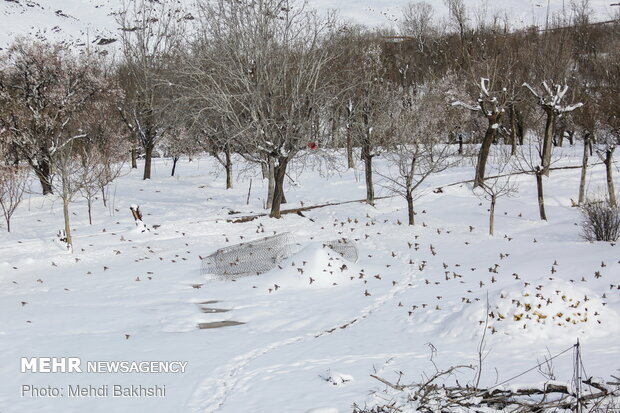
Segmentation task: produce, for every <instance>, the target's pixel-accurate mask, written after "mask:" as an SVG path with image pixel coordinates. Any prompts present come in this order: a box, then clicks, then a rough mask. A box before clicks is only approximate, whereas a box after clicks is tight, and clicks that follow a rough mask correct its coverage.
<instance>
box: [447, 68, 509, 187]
mask: <svg viewBox="0 0 620 413" xmlns="http://www.w3.org/2000/svg"><path fill="white" fill-rule="evenodd" d="M494 86H495V85H494V84H493V83H492V81H491V79H488V78H481V79H480V84H479V92H480V94H479V96H478V99H477V102H476V103H474V104H472V103H465V102H462V101H455V102H453V103H452V105H453V106H460V107H463V108H465V109H468V110H471V111H473V112H477V113H479V114H481V115H482V116H483V117H484V118H486V120H487V128H486V132H485V134H484V138H483V139H482V144H481V145H480V151H479V152H478V161H477V163H476V174H475V178H474V188H476V187H478V186H481V185H482V184H483V183H484V177H485V168H486V164H487V159H488V157H489V152H490V150H491V145H492V144H493V142H494V141H495V139H496V136H497V132H498V129H499V127H500V122H501V120H502V117H503V116H504V114H505V113H506V109H507V108H508V107H509V106H510V105H511V104H512V102H511V100H510V99H509V98H510V96H509V94H508V93H507V89H506V88H501V89H499V90H496V88H494Z"/></svg>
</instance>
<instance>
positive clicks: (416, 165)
mask: <svg viewBox="0 0 620 413" xmlns="http://www.w3.org/2000/svg"><path fill="white" fill-rule="evenodd" d="M443 92H444V91H443V90H439V89H438V88H436V85H427V87H425V88H420V90H418V91H417V93H416V95H413V96H412V95H409V96H402V95H401V94H395V95H394V100H393V102H392V105H391V106H390V107H386V108H385V109H386V110H388V111H389V112H390V113H391V114H392V127H391V136H392V137H393V141H392V144H391V145H390V146H389V149H388V151H387V153H386V154H385V157H386V159H387V160H388V163H389V165H390V168H388V171H387V172H386V173H384V172H380V173H379V174H380V175H381V176H382V177H383V178H384V179H385V181H386V184H385V185H386V186H387V187H388V189H389V190H390V191H392V192H394V193H396V194H399V195H401V196H402V197H403V198H405V200H406V201H407V216H408V222H409V225H414V224H415V211H414V201H415V199H417V198H418V197H419V196H420V195H421V194H420V189H421V186H422V184H423V183H424V182H425V181H426V179H427V178H429V177H430V176H431V175H432V174H435V173H438V172H441V171H443V170H445V169H447V168H448V167H449V166H450V165H451V164H452V163H453V161H454V160H453V158H452V157H453V155H455V150H454V149H453V147H452V146H451V145H449V144H447V143H446V142H445V140H444V139H442V132H443V131H444V129H443V128H444V127H445V123H444V121H443V120H442V117H441V116H438V115H437V114H438V113H443V112H444V111H446V110H447V111H448V112H449V111H450V106H449V104H448V103H447V102H446V100H445V96H444V94H443ZM446 108H448V109H446Z"/></svg>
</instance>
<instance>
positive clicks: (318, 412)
mask: <svg viewBox="0 0 620 413" xmlns="http://www.w3.org/2000/svg"><path fill="white" fill-rule="evenodd" d="M338 412H339V410H338V409H334V408H333V407H320V408H318V409H310V410H308V411H306V413H338Z"/></svg>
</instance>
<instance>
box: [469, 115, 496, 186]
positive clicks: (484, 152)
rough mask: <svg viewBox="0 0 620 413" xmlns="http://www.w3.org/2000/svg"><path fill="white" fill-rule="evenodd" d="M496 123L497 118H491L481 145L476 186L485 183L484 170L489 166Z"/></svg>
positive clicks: (475, 179) (475, 180)
mask: <svg viewBox="0 0 620 413" xmlns="http://www.w3.org/2000/svg"><path fill="white" fill-rule="evenodd" d="M493 125H495V120H489V127H488V128H487V131H486V133H485V134H484V139H482V145H481V146H480V152H479V153H478V164H477V165H476V177H475V178H474V188H476V187H479V186H481V185H482V184H483V183H484V171H485V169H486V166H487V159H488V158H489V152H490V150H491V144H492V143H493V138H494V137H495V129H494V128H493V127H492V126H493Z"/></svg>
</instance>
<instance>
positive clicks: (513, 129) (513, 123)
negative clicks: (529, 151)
mask: <svg viewBox="0 0 620 413" xmlns="http://www.w3.org/2000/svg"><path fill="white" fill-rule="evenodd" d="M510 145H511V149H510V155H511V156H514V155H516V154H517V118H516V114H515V108H514V105H510ZM491 235H493V234H491Z"/></svg>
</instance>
